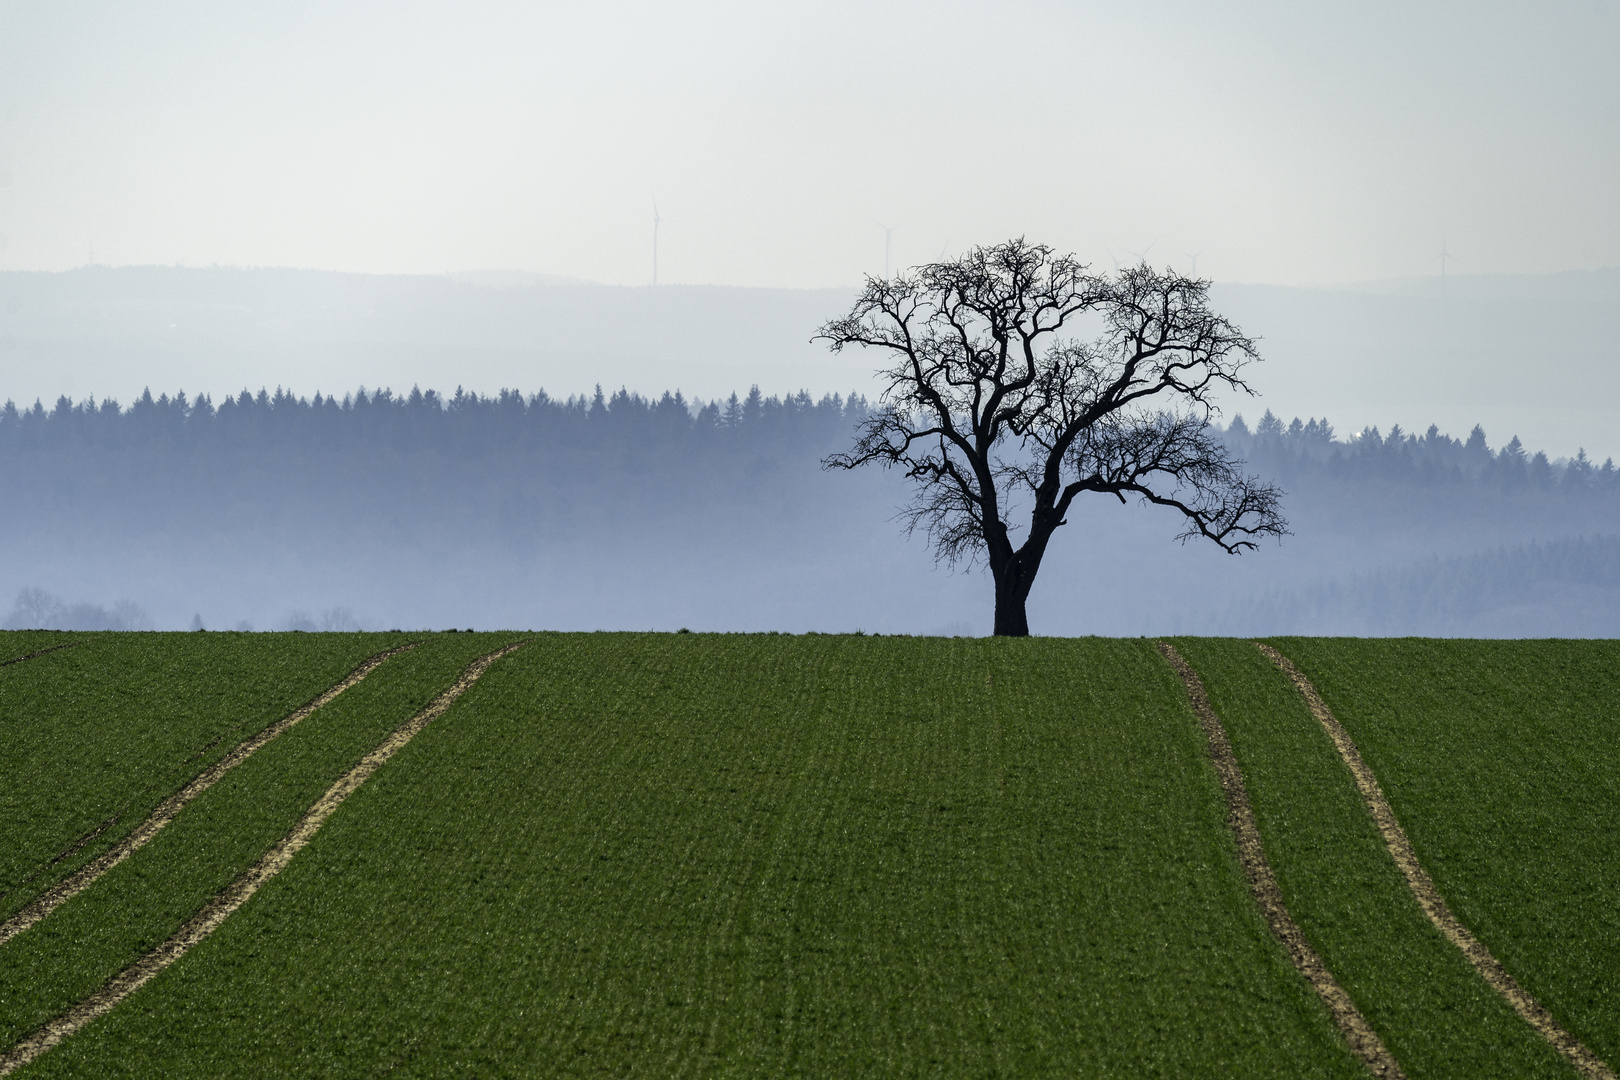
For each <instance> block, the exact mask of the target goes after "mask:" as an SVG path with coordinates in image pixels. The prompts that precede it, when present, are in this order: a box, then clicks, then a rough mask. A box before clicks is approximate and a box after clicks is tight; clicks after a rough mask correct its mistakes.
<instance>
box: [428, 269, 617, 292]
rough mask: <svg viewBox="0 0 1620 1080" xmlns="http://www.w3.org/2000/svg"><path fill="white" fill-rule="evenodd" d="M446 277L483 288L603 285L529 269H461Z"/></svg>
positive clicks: (545, 287) (584, 279)
mask: <svg viewBox="0 0 1620 1080" xmlns="http://www.w3.org/2000/svg"><path fill="white" fill-rule="evenodd" d="M445 277H447V278H449V279H450V280H452V281H459V282H461V283H462V284H464V285H477V286H478V287H480V288H483V289H555V288H559V287H569V286H580V285H591V286H596V287H601V286H602V283H601V282H600V281H591V280H589V279H587V278H577V277H569V276H567V275H566V274H536V273H533V272H532V271H529V270H460V271H457V272H456V273H453V274H446V275H445Z"/></svg>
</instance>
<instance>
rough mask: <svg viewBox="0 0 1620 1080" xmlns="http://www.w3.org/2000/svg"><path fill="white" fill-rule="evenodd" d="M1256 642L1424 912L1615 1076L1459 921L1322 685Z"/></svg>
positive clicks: (1530, 1012) (1575, 1058)
mask: <svg viewBox="0 0 1620 1080" xmlns="http://www.w3.org/2000/svg"><path fill="white" fill-rule="evenodd" d="M1254 644H1255V647H1256V648H1258V649H1259V650H1260V651H1261V652H1262V653H1264V654H1265V655H1266V657H1267V658H1268V659H1269V660H1270V661H1271V662H1272V663H1273V664H1276V665H1277V666H1278V667H1279V668H1281V669H1282V670H1283V672H1284V673H1286V674H1287V676H1288V677H1289V678H1290V679H1291V680H1293V683H1294V685H1295V686H1296V687H1297V688H1298V689H1299V692H1300V693H1301V694H1302V695H1304V698H1305V702H1306V704H1308V705H1309V706H1310V709H1311V715H1312V716H1315V717H1316V719H1317V720H1318V721H1319V722H1320V723H1321V725H1322V727H1323V728H1325V729H1326V730H1327V733H1328V737H1329V738H1330V739H1332V740H1333V745H1334V746H1335V747H1337V748H1338V751H1339V756H1340V757H1341V758H1343V759H1344V763H1345V765H1347V766H1349V768H1350V774H1351V775H1352V776H1354V777H1355V781H1356V787H1357V788H1358V789H1359V790H1360V791H1361V797H1362V800H1363V801H1365V802H1366V804H1367V810H1368V811H1369V812H1370V813H1371V814H1372V817H1373V821H1374V822H1376V823H1377V825H1378V831H1379V832H1380V833H1381V834H1382V835H1383V837H1384V844H1385V846H1386V847H1388V848H1389V853H1390V855H1391V856H1392V857H1393V858H1394V859H1395V865H1396V866H1398V867H1400V869H1401V874H1402V875H1403V876H1404V877H1405V878H1406V884H1407V886H1408V887H1410V888H1411V890H1412V895H1413V896H1415V897H1417V902H1418V904H1419V905H1420V906H1421V907H1422V908H1423V913H1424V914H1425V915H1427V916H1428V917H1429V921H1430V922H1432V923H1434V925H1435V927H1436V928H1437V929H1438V930H1439V931H1440V932H1441V933H1442V934H1444V935H1445V936H1446V940H1448V941H1450V942H1451V943H1452V944H1453V945H1455V946H1456V947H1457V948H1458V949H1460V950H1462V954H1463V955H1464V956H1466V957H1467V958H1468V962H1469V963H1471V964H1473V965H1474V970H1475V971H1477V972H1479V974H1480V977H1481V978H1483V979H1484V980H1485V981H1486V982H1488V983H1490V985H1491V987H1492V988H1493V989H1494V990H1496V992H1497V993H1499V994H1501V995H1502V996H1503V997H1505V998H1507V1000H1508V1002H1509V1004H1511V1005H1512V1006H1513V1007H1514V1008H1515V1009H1516V1010H1518V1013H1519V1015H1520V1016H1522V1017H1524V1018H1525V1019H1526V1020H1527V1021H1529V1023H1530V1026H1531V1027H1534V1028H1535V1029H1536V1030H1537V1031H1538V1032H1540V1033H1541V1035H1542V1037H1543V1038H1545V1039H1546V1040H1547V1041H1548V1042H1550V1043H1552V1045H1553V1046H1554V1047H1555V1048H1556V1049H1557V1050H1558V1052H1559V1053H1561V1054H1563V1055H1564V1057H1565V1058H1566V1059H1567V1060H1568V1061H1569V1063H1570V1064H1571V1065H1573V1066H1575V1068H1576V1070H1577V1071H1579V1072H1580V1074H1581V1075H1582V1076H1585V1077H1588V1078H1590V1080H1615V1075H1614V1072H1613V1071H1612V1070H1611V1069H1610V1068H1609V1067H1608V1065H1606V1064H1604V1062H1603V1061H1602V1060H1601V1059H1600V1058H1599V1057H1598V1056H1597V1055H1596V1054H1594V1053H1592V1051H1590V1050H1588V1049H1587V1048H1586V1046H1585V1045H1584V1044H1582V1042H1581V1041H1580V1040H1579V1039H1577V1038H1576V1037H1575V1036H1574V1035H1572V1034H1570V1033H1569V1032H1568V1031H1566V1030H1564V1028H1563V1026H1562V1025H1560V1024H1559V1023H1558V1021H1557V1020H1554V1019H1553V1017H1552V1014H1551V1013H1549V1012H1548V1011H1547V1010H1546V1009H1544V1008H1543V1007H1542V1006H1541V1003H1540V1002H1538V1001H1536V999H1535V998H1533V997H1531V996H1530V995H1529V994H1528V993H1526V992H1525V990H1524V988H1523V987H1521V986H1520V985H1519V984H1518V983H1517V982H1516V981H1515V980H1514V978H1513V976H1512V975H1509V974H1508V973H1507V969H1506V968H1504V967H1503V966H1502V965H1501V963H1499V962H1498V961H1497V959H1496V957H1495V956H1492V955H1491V951H1490V950H1489V949H1487V948H1486V947H1485V945H1484V943H1483V942H1481V941H1480V940H1479V939H1478V938H1476V937H1475V936H1474V935H1473V933H1472V932H1470V931H1469V929H1468V928H1467V927H1466V926H1464V925H1463V924H1462V923H1460V922H1458V921H1457V917H1456V916H1455V915H1453V914H1452V913H1451V909H1450V908H1449V907H1447V906H1446V901H1445V898H1444V897H1442V896H1441V895H1440V890H1439V889H1438V888H1436V887H1435V884H1434V879H1433V878H1431V877H1429V872H1428V871H1427V870H1425V869H1423V864H1422V863H1420V862H1418V857H1417V853H1416V852H1415V851H1414V850H1413V849H1412V842H1411V841H1410V840H1408V839H1407V836H1406V831H1405V830H1404V829H1402V828H1401V823H1400V822H1399V821H1397V820H1396V819H1395V811H1394V810H1392V809H1391V808H1390V805H1389V800H1388V799H1386V798H1384V790H1383V788H1381V787H1379V786H1378V777H1377V776H1375V775H1374V774H1373V771H1372V769H1371V768H1369V767H1368V765H1367V763H1366V761H1364V760H1362V757H1361V752H1360V751H1359V750H1357V749H1356V744H1355V742H1354V741H1353V740H1351V738H1350V733H1349V732H1348V731H1346V730H1345V729H1344V725H1343V724H1341V723H1339V721H1338V719H1337V718H1335V717H1334V715H1333V713H1332V712H1330V711H1329V710H1328V707H1327V703H1326V702H1324V701H1323V700H1322V696H1321V695H1320V694H1318V693H1317V692H1316V687H1314V686H1312V685H1311V681H1310V680H1309V679H1307V678H1306V677H1305V673H1304V672H1302V671H1300V670H1299V668H1297V667H1295V666H1294V664H1293V661H1291V660H1289V659H1288V657H1286V656H1284V655H1283V654H1282V653H1280V652H1278V651H1277V650H1276V649H1274V648H1272V647H1271V646H1270V645H1266V644H1264V643H1262V642H1258V641H1257V642H1255V643H1254Z"/></svg>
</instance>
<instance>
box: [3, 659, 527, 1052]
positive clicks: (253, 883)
mask: <svg viewBox="0 0 1620 1080" xmlns="http://www.w3.org/2000/svg"><path fill="white" fill-rule="evenodd" d="M522 644H523V643H522V642H521V641H518V642H513V643H512V644H510V645H507V646H504V647H502V648H500V649H497V650H495V651H494V652H492V653H489V654H488V655H487V656H481V657H479V658H478V659H477V660H474V661H473V662H472V663H471V664H468V665H467V667H466V668H465V669H464V670H463V671H462V673H461V675H460V676H459V677H458V678H457V679H456V681H455V682H454V683H452V684H451V686H450V688H449V689H447V690H445V691H443V692H442V693H440V694H439V696H438V697H436V698H434V699H433V700H432V701H431V702H429V703H428V704H427V706H426V707H425V708H423V709H422V711H421V712H419V713H417V714H416V715H415V716H413V717H411V718H410V719H409V720H407V721H405V723H403V724H401V725H400V726H399V727H397V728H395V729H394V731H393V733H392V734H391V735H389V736H388V737H387V738H386V739H384V740H383V741H382V742H381V743H380V744H379V745H378V746H377V748H376V749H375V750H373V751H371V753H369V754H367V755H366V756H365V757H363V758H361V759H360V764H358V765H356V766H355V767H354V768H352V769H350V770H349V771H348V772H346V773H344V774H343V775H342V776H340V777H339V778H338V779H337V781H336V782H335V783H334V784H333V785H332V786H331V787H329V788H327V789H326V793H325V794H324V795H322V796H321V797H320V798H319V799H316V800H315V802H314V803H313V804H312V805H311V806H310V808H309V809H308V810H306V811H304V816H303V817H301V818H299V820H298V824H296V825H294V826H293V829H292V831H291V832H290V833H288V834H287V836H286V837H285V838H284V839H283V840H282V841H281V842H280V843H278V844H277V845H276V846H275V847H273V848H271V849H270V850H269V851H267V852H266V853H265V854H264V855H263V856H262V857H261V858H260V859H259V861H258V862H257V863H254V864H253V866H251V867H249V868H248V869H247V870H244V871H243V872H242V873H241V874H238V875H237V876H236V879H235V880H234V881H232V882H231V883H230V884H229V885H227V886H225V888H223V889H221V890H220V891H219V892H218V893H217V894H215V896H214V898H213V899H212V900H210V901H209V902H208V903H207V904H205V905H204V906H203V907H202V909H201V910H199V911H198V912H197V913H196V914H195V915H193V916H192V917H191V918H190V919H188V920H187V921H186V922H185V924H184V925H182V926H181V927H180V929H178V930H176V931H175V932H174V934H173V935H172V936H171V937H170V938H169V940H167V941H165V942H164V943H163V944H162V945H159V946H158V947H157V948H155V949H153V950H152V951H151V952H149V953H147V954H146V955H145V956H143V957H141V958H140V959H139V960H137V961H135V963H133V964H131V965H130V966H129V967H127V968H125V969H124V970H123V971H121V972H119V973H118V974H117V975H114V976H113V977H112V978H111V979H109V980H108V981H107V982H106V984H105V985H103V986H102V988H101V989H100V990H97V991H96V992H95V993H94V994H91V995H90V996H89V997H87V998H85V999H84V1000H83V1001H81V1002H79V1004H77V1005H75V1006H73V1008H71V1009H69V1010H68V1011H67V1012H65V1013H63V1014H62V1015H61V1016H59V1017H57V1018H56V1019H55V1020H52V1021H50V1022H49V1023H47V1024H46V1025H45V1026H44V1027H42V1028H40V1029H39V1030H38V1031H36V1032H34V1033H33V1034H32V1035H30V1036H28V1037H27V1038H25V1039H23V1040H22V1041H21V1042H19V1043H17V1045H15V1046H13V1047H12V1048H11V1049H10V1050H8V1051H7V1052H6V1053H5V1054H4V1055H0V1076H5V1075H7V1074H9V1073H11V1072H13V1071H15V1070H17V1069H20V1068H22V1067H23V1066H24V1065H27V1064H29V1063H30V1062H32V1061H33V1060H34V1059H36V1058H38V1057H39V1056H40V1055H41V1054H43V1053H45V1052H46V1051H47V1050H49V1049H51V1048H52V1047H53V1046H56V1045H57V1044H58V1043H60V1042H62V1041H63V1040H64V1039H67V1038H69V1037H71V1036H72V1035H74V1034H75V1033H77V1032H78V1031H79V1030H81V1029H82V1028H84V1027H85V1026H86V1025H87V1024H90V1023H92V1022H93V1021H95V1020H98V1019H100V1018H101V1017H103V1016H105V1015H107V1014H108V1013H109V1012H111V1011H112V1010H113V1009H114V1008H116V1007H117V1006H118V1003H119V1002H121V1001H123V1000H124V999H125V998H127V997H128V996H129V995H131V994H133V993H134V992H135V991H137V990H139V989H140V988H141V987H142V986H145V985H146V984H147V983H148V982H150V981H151V980H152V979H153V978H154V977H155V976H156V975H157V974H158V973H159V972H161V971H163V969H164V968H167V967H168V966H169V965H170V964H172V963H174V962H175V961H176V960H178V959H180V958H181V957H182V956H184V955H185V954H186V953H187V952H189V951H190V950H191V949H192V947H193V946H195V945H198V944H200V943H201V942H202V941H204V940H205V939H206V938H207V937H208V935H210V934H212V933H213V932H214V931H215V930H217V929H219V927H220V926H221V924H223V923H224V922H225V920H226V919H228V918H230V917H231V915H232V914H233V913H234V912H235V911H236V909H237V908H240V907H241V906H242V905H243V904H245V903H247V902H248V900H249V899H251V898H252V896H253V894H254V893H256V892H258V891H259V888H260V886H262V885H263V884H264V883H265V882H267V881H269V880H270V879H271V878H273V877H275V876H276V875H277V874H279V873H281V872H282V871H283V870H285V869H286V868H287V865H288V864H289V863H290V862H292V859H293V856H294V855H297V854H298V852H299V851H300V850H302V849H303V847H304V845H306V844H308V843H309V842H310V840H311V839H312V838H313V837H314V836H315V833H316V832H317V831H319V829H320V827H321V826H322V825H323V824H325V823H326V819H327V818H329V817H331V816H332V813H333V811H335V810H336V809H337V808H338V807H339V806H341V805H342V804H343V800H345V799H347V798H348V797H349V796H350V795H352V794H354V793H355V791H356V790H358V789H359V787H360V785H361V784H364V783H365V782H366V781H367V780H369V779H370V778H371V775H372V774H373V773H375V772H376V771H377V770H378V769H380V768H382V766H383V765H384V763H386V762H387V761H388V759H389V758H391V757H393V756H394V755H395V754H397V753H398V752H399V751H400V750H401V749H402V748H403V747H404V746H405V744H406V743H408V742H410V741H411V740H412V739H413V738H415V737H416V735H417V734H418V733H419V732H420V731H421V730H422V729H423V728H425V727H427V726H428V725H429V724H431V723H432V722H433V721H434V720H436V719H438V717H439V716H440V715H441V714H443V713H444V711H445V710H446V709H448V708H449V707H450V706H451V705H452V704H453V703H454V702H455V700H456V699H457V698H459V697H460V696H461V695H462V694H464V693H466V692H467V691H468V690H469V689H471V687H472V685H473V684H474V683H476V682H477V681H478V680H479V678H480V677H481V676H482V675H483V674H484V672H485V671H486V670H488V668H489V666H490V665H491V664H493V663H494V662H495V661H497V660H499V659H500V658H501V657H503V656H505V655H506V654H507V653H509V652H511V651H512V650H514V649H516V648H518V647H519V646H520V645H522ZM379 662H380V661H379Z"/></svg>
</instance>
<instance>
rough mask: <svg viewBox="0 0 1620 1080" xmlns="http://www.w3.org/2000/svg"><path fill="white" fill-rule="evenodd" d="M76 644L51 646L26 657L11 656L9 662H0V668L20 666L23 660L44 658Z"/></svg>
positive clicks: (74, 642) (68, 643)
mask: <svg viewBox="0 0 1620 1080" xmlns="http://www.w3.org/2000/svg"><path fill="white" fill-rule="evenodd" d="M77 644H78V642H77V641H69V642H66V643H64V644H62V645H52V646H51V647H50V648H48V649H40V650H39V651H38V652H31V653H29V654H28V655H26V656H13V657H12V658H11V659H10V660H0V667H10V666H11V665H12V664H20V663H22V662H23V661H24V660H32V659H33V658H34V657H36V656H44V655H45V654H46V653H53V652H60V651H61V650H63V649H71V648H73V646H75V645H77Z"/></svg>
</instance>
